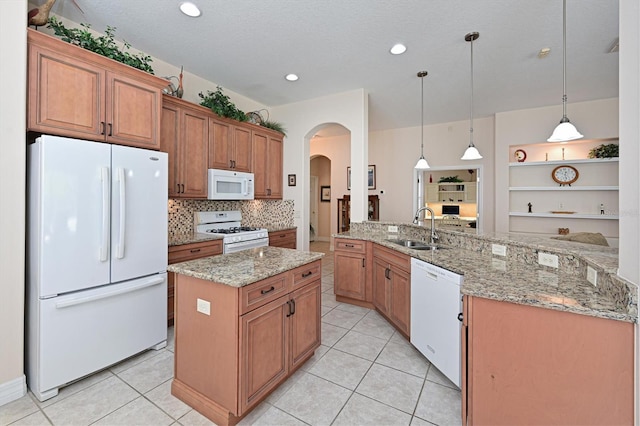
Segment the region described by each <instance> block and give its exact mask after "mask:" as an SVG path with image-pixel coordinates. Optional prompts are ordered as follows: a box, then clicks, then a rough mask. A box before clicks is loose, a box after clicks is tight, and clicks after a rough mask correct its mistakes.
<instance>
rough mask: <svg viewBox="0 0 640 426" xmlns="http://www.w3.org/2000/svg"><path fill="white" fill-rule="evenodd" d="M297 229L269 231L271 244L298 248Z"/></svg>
mask: <svg viewBox="0 0 640 426" xmlns="http://www.w3.org/2000/svg"><path fill="white" fill-rule="evenodd" d="M296 234H297V232H296V230H295V229H292V230H288V231H281V232H269V245H270V246H273V247H285V248H292V249H295V248H296Z"/></svg>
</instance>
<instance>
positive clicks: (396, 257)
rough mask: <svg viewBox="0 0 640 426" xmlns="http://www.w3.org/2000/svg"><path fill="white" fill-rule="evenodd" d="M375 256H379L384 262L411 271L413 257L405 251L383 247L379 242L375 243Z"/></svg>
mask: <svg viewBox="0 0 640 426" xmlns="http://www.w3.org/2000/svg"><path fill="white" fill-rule="evenodd" d="M373 257H374V258H375V257H377V258H378V259H380V260H382V261H383V262H384V263H388V264H389V265H393V266H397V267H398V268H400V269H403V270H405V271H406V272H411V257H409V256H408V255H406V254H404V253H400V252H397V251H395V250H392V249H389V248H386V247H383V246H381V245H378V244H374V245H373Z"/></svg>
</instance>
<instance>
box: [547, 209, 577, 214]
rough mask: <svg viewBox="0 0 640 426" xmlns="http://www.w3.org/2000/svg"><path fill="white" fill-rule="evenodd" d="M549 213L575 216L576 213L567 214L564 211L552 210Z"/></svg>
mask: <svg viewBox="0 0 640 426" xmlns="http://www.w3.org/2000/svg"><path fill="white" fill-rule="evenodd" d="M551 213H553V214H576V212H568V211H564V210H552V211H551Z"/></svg>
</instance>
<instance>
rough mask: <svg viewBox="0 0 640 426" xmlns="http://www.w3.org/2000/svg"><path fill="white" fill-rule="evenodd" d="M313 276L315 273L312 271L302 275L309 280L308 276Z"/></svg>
mask: <svg viewBox="0 0 640 426" xmlns="http://www.w3.org/2000/svg"><path fill="white" fill-rule="evenodd" d="M311 274H313V272H311V271H309V272H305V273H304V274H302V278H307V277H308V276H311Z"/></svg>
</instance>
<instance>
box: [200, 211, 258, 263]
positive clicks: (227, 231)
mask: <svg viewBox="0 0 640 426" xmlns="http://www.w3.org/2000/svg"><path fill="white" fill-rule="evenodd" d="M241 221H242V214H241V213H240V211H238V210H230V211H217V212H195V213H194V225H195V231H196V233H198V234H213V235H219V236H221V237H223V238H222V252H223V253H225V254H226V253H235V252H237V251H240V250H246V249H250V248H256V247H265V246H268V245H269V232H268V231H267V230H266V229H264V228H255V227H251V226H240V223H241Z"/></svg>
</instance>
